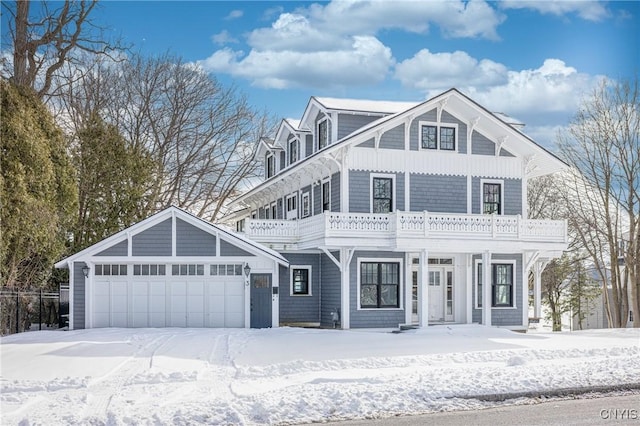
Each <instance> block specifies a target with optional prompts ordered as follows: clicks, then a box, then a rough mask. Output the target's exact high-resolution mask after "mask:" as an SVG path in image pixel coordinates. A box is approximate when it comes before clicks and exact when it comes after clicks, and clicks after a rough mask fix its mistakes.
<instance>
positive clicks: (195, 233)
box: [176, 218, 216, 256]
mask: <svg viewBox="0 0 640 426" xmlns="http://www.w3.org/2000/svg"><path fill="white" fill-rule="evenodd" d="M215 255H216V237H215V235H212V234H210V233H208V232H205V231H203V230H202V229H200V228H198V227H196V226H194V225H192V224H190V223H187V222H185V221H184V220H182V219H180V218H177V219H176V256H215Z"/></svg>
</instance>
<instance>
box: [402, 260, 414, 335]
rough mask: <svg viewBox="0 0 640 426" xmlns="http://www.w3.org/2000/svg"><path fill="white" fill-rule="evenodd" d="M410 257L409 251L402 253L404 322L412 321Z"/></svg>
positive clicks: (410, 322) (409, 322)
mask: <svg viewBox="0 0 640 426" xmlns="http://www.w3.org/2000/svg"><path fill="white" fill-rule="evenodd" d="M411 259H412V257H411V254H410V253H405V254H404V323H405V324H412V323H413V271H412V270H411V262H412V260H411Z"/></svg>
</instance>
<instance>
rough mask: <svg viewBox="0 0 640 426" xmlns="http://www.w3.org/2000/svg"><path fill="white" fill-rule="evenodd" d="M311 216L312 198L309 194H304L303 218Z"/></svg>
mask: <svg viewBox="0 0 640 426" xmlns="http://www.w3.org/2000/svg"><path fill="white" fill-rule="evenodd" d="M310 214H311V198H310V197H309V193H308V192H304V193H303V194H302V217H307V216H309V215H310Z"/></svg>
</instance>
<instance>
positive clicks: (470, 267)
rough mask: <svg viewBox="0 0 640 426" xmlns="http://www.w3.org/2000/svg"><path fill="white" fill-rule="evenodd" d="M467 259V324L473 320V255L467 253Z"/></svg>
mask: <svg viewBox="0 0 640 426" xmlns="http://www.w3.org/2000/svg"><path fill="white" fill-rule="evenodd" d="M465 259H466V262H467V269H466V273H467V278H466V281H465V290H466V297H467V300H466V302H467V303H466V311H467V320H466V323H467V324H471V322H472V321H473V256H472V255H470V254H467V255H465Z"/></svg>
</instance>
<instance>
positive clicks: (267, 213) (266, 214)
mask: <svg viewBox="0 0 640 426" xmlns="http://www.w3.org/2000/svg"><path fill="white" fill-rule="evenodd" d="M262 210H263V211H264V218H265V219H271V209H270V208H269V206H264V207H263V209H262Z"/></svg>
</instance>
